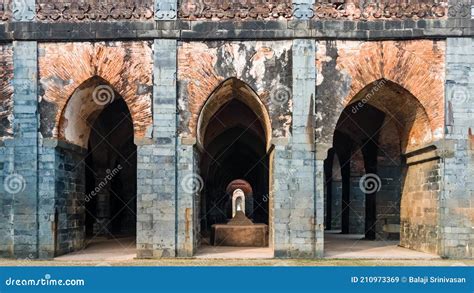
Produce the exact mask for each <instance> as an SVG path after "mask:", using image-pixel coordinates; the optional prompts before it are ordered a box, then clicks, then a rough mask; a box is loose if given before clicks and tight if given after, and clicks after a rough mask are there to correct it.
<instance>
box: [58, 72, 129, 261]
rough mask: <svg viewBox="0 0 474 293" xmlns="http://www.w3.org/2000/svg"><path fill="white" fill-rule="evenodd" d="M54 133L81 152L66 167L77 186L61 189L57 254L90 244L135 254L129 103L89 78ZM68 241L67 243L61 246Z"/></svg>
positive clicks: (82, 251)
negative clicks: (63, 199)
mask: <svg viewBox="0 0 474 293" xmlns="http://www.w3.org/2000/svg"><path fill="white" fill-rule="evenodd" d="M58 132H59V134H58V136H59V138H60V139H61V140H63V141H65V142H67V144H69V145H74V148H77V149H82V150H83V151H82V152H81V154H82V156H81V157H78V156H77V155H75V156H74V160H75V162H71V167H69V166H66V168H65V169H66V171H71V172H70V173H68V174H69V176H70V179H69V180H70V181H71V184H68V185H72V186H75V189H74V190H72V191H71V190H65V191H66V192H65V197H66V198H65V201H64V203H63V202H61V203H63V204H64V205H58V210H59V213H58V214H59V216H58V219H57V221H58V222H59V223H58V225H57V231H56V235H58V236H57V244H56V246H57V249H56V250H57V253H56V254H57V255H61V254H64V253H65V252H71V251H77V253H76V254H82V255H84V254H87V253H88V249H90V248H91V249H93V250H95V251H96V250H104V251H116V253H118V254H122V253H123V254H133V253H134V251H135V245H136V244H135V242H136V217H137V216H136V214H137V212H136V210H137V207H136V206H137V201H136V197H137V193H136V190H137V183H136V178H137V176H136V172H137V171H136V169H137V155H136V146H135V144H134V125H133V120H132V115H131V113H130V111H129V108H128V106H127V103H126V102H125V100H124V99H123V98H122V96H121V95H120V94H119V93H118V92H116V91H115V90H114V89H113V88H112V87H111V86H110V85H109V84H108V83H107V82H106V81H105V80H103V79H102V78H100V77H93V78H90V79H89V80H87V81H85V82H84V83H83V84H82V85H81V86H79V87H78V88H77V89H76V90H75V91H74V93H73V94H72V96H71V97H70V98H69V100H68V103H67V104H66V106H65V108H64V109H63V111H62V114H61V118H60V120H59V127H58ZM68 155H69V154H67V153H66V155H65V156H68ZM63 161H66V160H65V159H63ZM68 169H71V170H68ZM63 213H65V214H66V219H63V216H62V215H63ZM71 242H72V243H74V244H73V246H71V247H70V248H68V249H63V248H61V247H64V246H65V245H70V244H68V243H71ZM78 250H80V251H78Z"/></svg>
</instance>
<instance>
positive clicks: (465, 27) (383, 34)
mask: <svg viewBox="0 0 474 293" xmlns="http://www.w3.org/2000/svg"><path fill="white" fill-rule="evenodd" d="M457 36H461V37H472V36H474V20H473V19H467V18H466V19H427V20H424V19H421V20H411V19H408V20H377V21H353V20H308V21H303V20H298V21H295V20H272V21H257V20H249V21H242V22H235V21H187V20H176V21H159V22H150V21H133V22H131V21H130V22H88V23H42V22H7V23H1V24H0V41H13V40H38V41H59V40H65V41H66V40H67V41H86V40H129V39H156V38H163V39H177V40H208V39H213V40H220V39H222V40H229V39H239V40H242V39H243V40H245V39H255V38H257V39H269V40H270V39H271V40H279V39H292V38H295V37H298V38H312V39H314V38H318V39H355V40H360V39H363V40H383V39H412V38H432V39H436V38H446V37H457Z"/></svg>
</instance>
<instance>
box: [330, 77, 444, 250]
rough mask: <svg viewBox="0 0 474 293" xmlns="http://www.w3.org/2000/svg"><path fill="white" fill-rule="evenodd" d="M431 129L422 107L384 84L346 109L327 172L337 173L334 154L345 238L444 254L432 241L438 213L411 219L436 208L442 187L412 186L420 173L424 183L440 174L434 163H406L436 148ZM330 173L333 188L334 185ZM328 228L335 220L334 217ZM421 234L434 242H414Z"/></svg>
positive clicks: (366, 91)
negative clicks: (395, 243) (355, 236)
mask: <svg viewBox="0 0 474 293" xmlns="http://www.w3.org/2000/svg"><path fill="white" fill-rule="evenodd" d="M431 125H432V124H431V120H430V118H429V115H428V114H427V111H426V109H425V108H424V107H423V105H422V104H421V103H420V102H419V100H418V99H417V98H416V97H414V96H413V95H412V94H411V93H410V92H409V91H407V90H406V89H404V88H403V87H401V86H400V85H398V84H396V83H394V82H392V81H389V80H386V79H380V80H377V81H375V82H372V83H371V84H369V85H367V86H365V87H364V88H363V89H362V90H361V91H360V92H359V93H357V94H356V95H355V96H354V97H353V98H352V99H351V100H350V102H348V105H347V106H346V107H345V108H344V110H343V112H342V113H341V115H340V117H339V118H338V122H337V124H336V127H335V131H334V135H333V137H334V138H333V145H332V146H333V150H332V151H331V152H329V156H328V159H327V161H326V164H327V169H328V170H329V169H333V168H334V166H333V164H334V162H335V161H334V159H333V157H334V153H335V154H337V157H338V159H339V161H338V162H336V164H339V165H340V168H341V174H342V206H341V214H342V217H341V218H342V223H341V230H342V233H346V234H365V238H366V239H371V240H383V241H386V240H391V239H400V243H401V245H402V246H404V247H408V248H412V249H415V250H420V251H424V252H430V253H437V252H438V250H437V249H438V248H437V238H436V236H434V237H433V235H437V233H438V231H437V224H438V222H437V221H438V220H437V218H436V217H433V215H432V214H433V212H432V210H431V209H425V208H423V209H422V212H418V213H416V215H415V214H414V213H413V212H412V209H413V208H416V207H417V206H420V207H426V206H433V205H436V204H437V202H438V201H437V198H436V197H433V194H437V191H438V187H436V186H437V185H434V186H427V187H424V189H423V190H419V191H418V188H419V187H418V186H417V185H418V184H419V183H418V182H417V181H416V179H415V180H414V179H413V178H416V176H417V175H414V174H419V172H420V168H421V170H424V169H426V171H424V172H426V173H422V174H419V175H418V176H420V175H422V176H425V174H432V173H430V172H434V171H432V170H433V166H431V165H429V164H432V163H431V159H430V160H428V162H424V161H420V162H416V163H408V164H407V157H409V156H412V154H413V153H417V152H421V153H423V152H424V149H426V148H427V147H428V146H429V145H430V144H432V143H433V139H434V138H433V134H432V127H431ZM331 154H332V155H331ZM423 164H426V166H423ZM356 170H359V171H356ZM360 170H362V171H360ZM327 174H329V178H328V180H327V182H329V183H331V182H332V181H335V180H336V178H332V176H333V175H332V174H330V173H328V172H327ZM327 182H326V184H328V183H327ZM327 190H328V191H329V192H332V193H333V194H331V195H329V196H328V198H337V195H336V194H335V193H334V192H333V190H332V189H331V188H329V189H327ZM427 203H429V204H428V205H427ZM333 204H334V203H332V202H329V203H327V206H326V209H327V210H330V209H332V206H331V205H333ZM351 215H352V216H351ZM354 215H356V216H357V218H356V219H354ZM326 221H330V222H332V221H334V219H332V218H330V217H328V218H327V219H326ZM418 233H423V234H424V235H430V236H426V238H424V239H421V240H420V239H416V240H415V239H414V238H413V237H414V235H417V234H418Z"/></svg>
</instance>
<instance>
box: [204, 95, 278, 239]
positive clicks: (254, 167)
mask: <svg viewBox="0 0 474 293" xmlns="http://www.w3.org/2000/svg"><path fill="white" fill-rule="evenodd" d="M265 146H266V143H265V133H264V130H263V128H262V125H261V122H260V119H259V118H258V116H257V115H256V114H255V113H254V112H253V111H252V110H251V109H250V108H249V107H248V106H247V105H246V104H244V103H243V102H241V101H239V100H236V99H233V100H231V101H229V102H228V103H226V104H224V105H223V106H222V107H221V108H220V109H219V111H217V113H216V114H215V115H214V116H213V117H212V118H211V119H210V121H209V123H208V126H207V129H206V135H205V138H204V151H203V154H202V156H201V172H202V177H203V178H204V189H203V190H202V195H203V196H202V200H201V232H202V234H203V236H207V235H209V232H210V229H211V225H213V224H221V223H227V221H229V220H230V219H231V218H232V200H231V195H230V194H226V187H227V185H228V184H229V183H230V182H231V181H233V180H236V179H243V180H246V181H247V182H249V183H250V185H251V187H252V189H253V197H251V198H246V212H247V216H248V217H249V218H250V219H252V220H253V222H254V223H265V224H268V221H269V213H268V208H269V205H268V202H269V200H268V199H269V196H268V174H269V171H268V156H267V154H266V147H265ZM248 200H250V202H248Z"/></svg>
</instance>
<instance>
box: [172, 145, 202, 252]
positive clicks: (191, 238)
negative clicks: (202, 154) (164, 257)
mask: <svg viewBox="0 0 474 293" xmlns="http://www.w3.org/2000/svg"><path fill="white" fill-rule="evenodd" d="M186 140H187V139H182V140H181V142H180V144H179V146H178V167H177V168H178V182H177V184H178V185H177V203H176V209H177V211H176V213H177V214H176V217H177V235H176V237H177V250H178V256H179V257H190V256H192V255H193V254H194V250H195V248H196V247H197V245H198V244H199V243H198V241H199V239H198V238H199V237H198V236H199V233H198V231H199V224H200V221H199V220H198V217H199V214H198V211H199V208H198V207H199V200H198V199H199V197H200V192H201V190H202V188H203V185H204V183H203V179H202V178H201V176H200V175H199V168H198V166H199V164H198V156H197V151H196V150H195V145H194V142H193V141H190V142H189V141H186Z"/></svg>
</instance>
